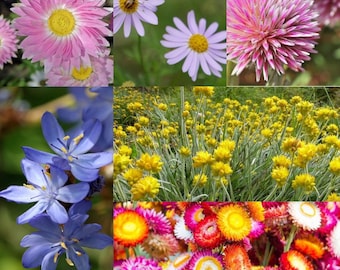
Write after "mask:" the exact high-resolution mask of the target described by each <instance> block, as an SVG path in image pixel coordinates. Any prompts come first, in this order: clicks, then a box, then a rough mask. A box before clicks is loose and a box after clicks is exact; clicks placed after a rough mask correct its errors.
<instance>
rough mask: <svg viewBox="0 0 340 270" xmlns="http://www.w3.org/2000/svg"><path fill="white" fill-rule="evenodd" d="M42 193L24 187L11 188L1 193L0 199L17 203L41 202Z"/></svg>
mask: <svg viewBox="0 0 340 270" xmlns="http://www.w3.org/2000/svg"><path fill="white" fill-rule="evenodd" d="M40 194H41V192H40V191H39V190H37V189H31V188H28V187H24V186H9V187H8V188H6V189H5V190H3V191H1V192H0V197H2V198H5V199H7V200H9V201H13V202H17V203H31V202H36V201H38V200H39V195H40Z"/></svg>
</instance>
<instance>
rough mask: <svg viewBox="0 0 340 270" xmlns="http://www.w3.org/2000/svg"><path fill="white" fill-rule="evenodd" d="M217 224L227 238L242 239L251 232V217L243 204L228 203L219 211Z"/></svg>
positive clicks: (232, 239)
mask: <svg viewBox="0 0 340 270" xmlns="http://www.w3.org/2000/svg"><path fill="white" fill-rule="evenodd" d="M217 226H218V228H219V229H220V231H221V232H222V234H223V235H224V236H225V238H226V239H227V240H231V241H240V240H242V239H243V238H244V237H246V236H247V235H248V234H249V233H250V230H251V219H250V217H249V214H248V212H247V211H246V210H245V209H244V208H243V207H242V206H240V205H236V204H231V205H226V206H224V207H222V208H221V209H220V210H219V211H218V213H217Z"/></svg>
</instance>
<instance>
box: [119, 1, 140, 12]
mask: <svg viewBox="0 0 340 270" xmlns="http://www.w3.org/2000/svg"><path fill="white" fill-rule="evenodd" d="M138 6H139V0H119V8H120V9H121V10H122V11H124V12H125V13H129V14H131V13H135V12H136V11H137V9H138Z"/></svg>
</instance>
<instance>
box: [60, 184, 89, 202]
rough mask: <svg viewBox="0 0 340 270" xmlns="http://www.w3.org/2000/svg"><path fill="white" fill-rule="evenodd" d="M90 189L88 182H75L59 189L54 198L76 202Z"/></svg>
mask: <svg viewBox="0 0 340 270" xmlns="http://www.w3.org/2000/svg"><path fill="white" fill-rule="evenodd" d="M89 190H90V186H89V184H88V183H77V184H71V185H67V186H64V187H62V188H60V189H59V191H58V194H57V196H56V199H57V200H59V201H62V202H67V203H77V202H80V201H81V200H82V199H84V198H85V197H86V195H87V194H88V192H89Z"/></svg>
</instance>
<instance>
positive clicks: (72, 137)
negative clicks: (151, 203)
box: [0, 0, 114, 270]
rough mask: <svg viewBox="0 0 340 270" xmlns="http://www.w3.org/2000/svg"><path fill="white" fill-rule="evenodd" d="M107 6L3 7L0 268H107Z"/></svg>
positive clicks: (22, 1) (74, 0)
mask: <svg viewBox="0 0 340 270" xmlns="http://www.w3.org/2000/svg"><path fill="white" fill-rule="evenodd" d="M112 45H113V0H2V1H0V217H1V223H2V225H1V228H0V269H7V270H18V269H35V270H38V269H41V270H56V269H63V270H68V269H77V270H90V269H91V270H102V269H110V268H111V267H112V253H113V237H112V179H113V145H112V141H113V139H112V138H113V112H112V104H113V96H114V95H113V46H112Z"/></svg>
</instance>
